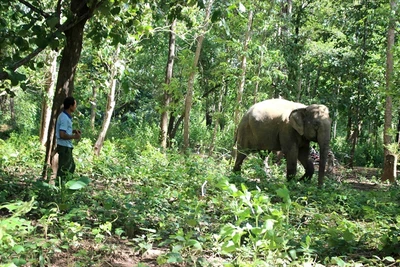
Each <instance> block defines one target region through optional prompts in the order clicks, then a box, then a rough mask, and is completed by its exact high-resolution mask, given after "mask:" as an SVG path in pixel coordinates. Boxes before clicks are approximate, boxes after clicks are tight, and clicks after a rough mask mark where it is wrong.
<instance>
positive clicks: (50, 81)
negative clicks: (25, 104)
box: [39, 51, 58, 145]
mask: <svg viewBox="0 0 400 267" xmlns="http://www.w3.org/2000/svg"><path fill="white" fill-rule="evenodd" d="M57 56H58V53H57V52H55V51H50V52H49V53H48V55H47V61H48V62H49V63H50V67H49V69H48V71H47V73H46V77H45V88H44V89H45V93H44V97H43V100H42V114H41V118H40V131H39V140H40V144H42V145H45V144H46V142H47V133H48V127H49V122H50V118H51V101H52V100H53V97H54V88H55V81H56V79H57Z"/></svg>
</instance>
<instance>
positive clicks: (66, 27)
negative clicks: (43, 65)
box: [0, 10, 92, 81]
mask: <svg viewBox="0 0 400 267" xmlns="http://www.w3.org/2000/svg"><path fill="white" fill-rule="evenodd" d="M91 15H92V12H91V11H90V10H89V11H88V12H86V13H85V14H83V15H82V16H80V17H78V18H77V19H76V20H73V21H66V22H65V23H64V24H63V25H61V26H60V28H58V30H57V31H55V32H53V33H52V34H51V35H50V36H49V37H48V38H46V39H47V43H46V45H45V46H43V47H38V48H36V49H35V50H34V51H33V52H31V53H30V54H29V55H27V56H26V57H25V58H23V59H21V60H19V61H17V62H15V63H14V64H13V65H11V66H10V67H9V68H8V70H11V71H15V70H16V69H18V68H19V67H21V66H23V65H24V64H26V63H28V62H29V61H30V60H31V59H32V58H34V57H35V56H37V55H38V54H39V53H40V52H42V51H43V50H44V49H45V48H46V47H47V46H48V45H49V43H50V40H52V39H53V38H55V37H56V36H57V34H58V33H60V32H64V31H66V30H69V29H71V28H72V27H74V26H75V25H76V24H78V23H79V22H81V21H82V20H84V19H86V18H87V17H90V16H91ZM8 77H9V76H8V73H7V72H5V71H2V72H0V81H1V80H5V79H7V78H8Z"/></svg>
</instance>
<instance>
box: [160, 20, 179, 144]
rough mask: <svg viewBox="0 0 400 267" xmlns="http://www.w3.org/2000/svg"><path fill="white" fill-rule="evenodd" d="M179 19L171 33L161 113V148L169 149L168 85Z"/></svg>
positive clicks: (172, 66)
mask: <svg viewBox="0 0 400 267" xmlns="http://www.w3.org/2000/svg"><path fill="white" fill-rule="evenodd" d="M176 21H177V19H173V21H172V23H171V26H170V32H169V46H168V59H167V66H166V69H165V86H166V87H167V88H166V89H164V93H163V100H162V106H163V110H162V112H161V120H160V143H161V147H163V148H166V147H167V137H168V109H169V104H170V102H171V100H172V96H171V93H170V92H169V91H168V85H169V84H170V83H171V79H172V76H173V68H174V59H175V44H176V34H175V27H176Z"/></svg>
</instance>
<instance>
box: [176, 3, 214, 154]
mask: <svg viewBox="0 0 400 267" xmlns="http://www.w3.org/2000/svg"><path fill="white" fill-rule="evenodd" d="M213 2H214V0H209V1H208V4H207V8H206V15H205V18H204V25H203V29H202V30H201V33H200V35H199V36H198V37H197V47H196V53H195V56H194V60H193V65H192V70H191V72H190V75H189V81H188V91H187V94H186V99H185V120H184V127H183V141H184V150H185V151H186V150H187V149H188V148H189V121H190V111H191V109H192V102H193V87H194V78H195V74H196V69H197V64H198V62H199V58H200V52H201V47H202V45H203V40H204V36H205V34H206V31H207V30H208V25H209V20H210V14H211V7H212V4H213Z"/></svg>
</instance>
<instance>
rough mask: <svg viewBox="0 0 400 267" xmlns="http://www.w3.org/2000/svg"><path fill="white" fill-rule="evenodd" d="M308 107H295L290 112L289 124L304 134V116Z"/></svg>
mask: <svg viewBox="0 0 400 267" xmlns="http://www.w3.org/2000/svg"><path fill="white" fill-rule="evenodd" d="M305 112H306V109H305V108H299V109H295V110H293V111H292V113H290V116H289V124H290V125H291V126H292V127H293V129H295V130H296V132H298V133H299V134H300V135H304V116H305Z"/></svg>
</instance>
